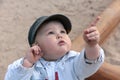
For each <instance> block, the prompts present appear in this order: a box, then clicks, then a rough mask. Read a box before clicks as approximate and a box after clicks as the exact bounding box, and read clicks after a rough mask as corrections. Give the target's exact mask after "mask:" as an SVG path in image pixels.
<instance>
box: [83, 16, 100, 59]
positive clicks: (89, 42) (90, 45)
mask: <svg viewBox="0 0 120 80" xmlns="http://www.w3.org/2000/svg"><path fill="white" fill-rule="evenodd" d="M98 20H99V17H98V18H97V19H96V20H95V21H94V22H93V23H92V24H91V25H90V27H89V28H87V29H85V30H84V33H83V38H84V40H85V42H86V47H85V57H86V58H87V59H89V60H95V59H97V58H98V57H99V55H100V53H99V51H100V46H99V44H98V42H99V40H100V33H99V31H98V29H97V27H96V26H95V25H96V23H97V21H98Z"/></svg>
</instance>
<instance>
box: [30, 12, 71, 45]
mask: <svg viewBox="0 0 120 80" xmlns="http://www.w3.org/2000/svg"><path fill="white" fill-rule="evenodd" d="M53 20H56V21H60V22H61V23H62V24H63V26H64V28H65V30H66V32H67V34H68V33H69V32H70V31H71V27H72V25H71V21H70V20H69V19H68V18H67V17H66V16H64V15H62V14H54V15H50V16H42V17H39V18H38V19H37V20H36V21H35V22H34V23H33V25H32V26H31V27H30V30H29V33H28V42H29V45H30V46H32V44H33V43H34V41H35V37H36V32H37V30H38V29H39V28H40V27H41V25H42V24H44V23H45V22H49V21H53Z"/></svg>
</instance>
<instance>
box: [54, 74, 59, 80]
mask: <svg viewBox="0 0 120 80" xmlns="http://www.w3.org/2000/svg"><path fill="white" fill-rule="evenodd" d="M55 80H59V77H58V72H55Z"/></svg>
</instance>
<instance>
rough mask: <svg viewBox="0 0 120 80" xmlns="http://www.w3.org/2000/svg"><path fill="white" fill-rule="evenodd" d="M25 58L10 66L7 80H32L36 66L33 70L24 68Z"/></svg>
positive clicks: (6, 76)
mask: <svg viewBox="0 0 120 80" xmlns="http://www.w3.org/2000/svg"><path fill="white" fill-rule="evenodd" d="M22 63H23V58H21V59H19V60H17V61H15V62H13V64H10V65H9V66H8V70H7V73H6V75H5V80H16V79H17V80H30V78H31V76H32V73H33V70H34V66H33V67H32V68H26V67H24V66H22Z"/></svg>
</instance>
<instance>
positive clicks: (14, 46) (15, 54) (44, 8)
mask: <svg viewBox="0 0 120 80" xmlns="http://www.w3.org/2000/svg"><path fill="white" fill-rule="evenodd" d="M112 1H114V0H0V80H4V76H5V72H6V71H7V67H8V65H9V64H11V63H12V62H13V61H15V60H17V59H19V58H21V57H23V56H24V55H25V53H26V52H27V50H28V48H29V45H28V40H27V37H28V30H29V28H30V26H31V25H32V23H33V22H34V21H35V20H36V19H37V18H38V17H40V16H43V15H51V14H56V13H61V14H64V15H66V16H67V17H69V18H70V20H71V22H72V26H73V27H72V31H71V33H70V34H69V36H70V38H71V39H72V40H73V39H74V38H75V37H77V36H78V34H79V33H81V34H82V31H83V29H85V28H86V27H88V25H89V24H90V23H91V22H92V21H93V20H95V18H96V17H97V16H99V15H100V14H101V13H102V12H103V11H104V10H105V9H106V8H107V7H108V6H109V5H110V4H111V3H112ZM119 33H120V24H119V25H118V27H117V28H116V29H115V30H114V32H112V34H111V36H110V37H109V39H108V40H107V41H106V42H105V43H104V44H103V45H102V47H103V49H104V50H105V52H106V53H105V55H106V59H105V61H106V62H109V63H111V64H113V65H118V66H120V49H119V48H120V36H118V35H119Z"/></svg>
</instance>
